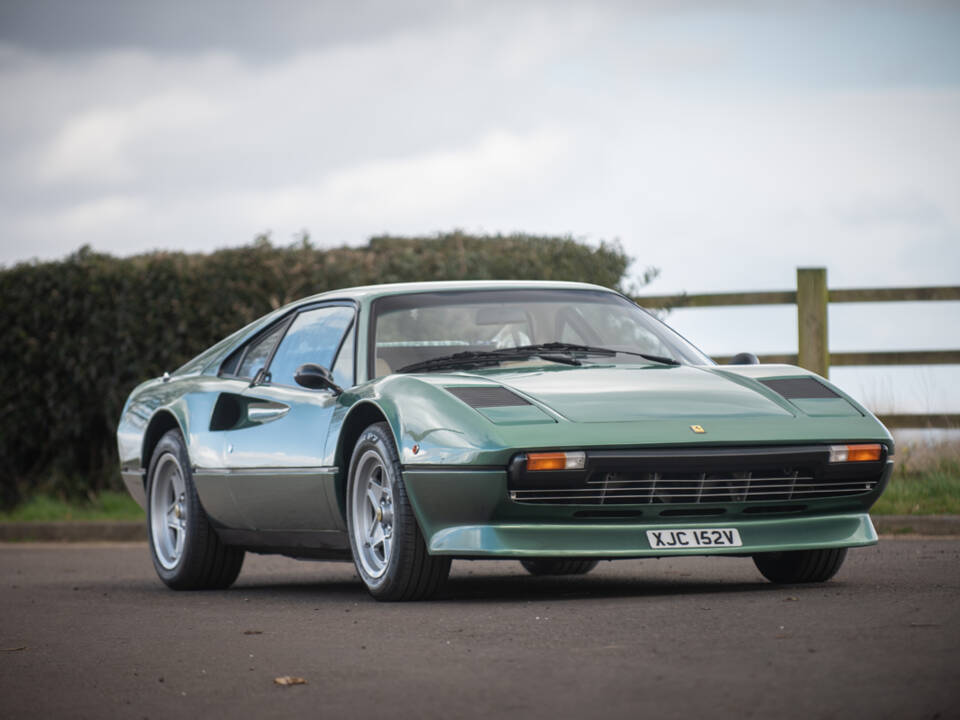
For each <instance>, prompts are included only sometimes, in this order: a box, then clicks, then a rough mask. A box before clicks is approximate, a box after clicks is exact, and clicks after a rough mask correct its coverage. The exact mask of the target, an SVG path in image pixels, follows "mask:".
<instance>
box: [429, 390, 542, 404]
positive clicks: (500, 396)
mask: <svg viewBox="0 0 960 720" xmlns="http://www.w3.org/2000/svg"><path fill="white" fill-rule="evenodd" d="M444 390H446V391H447V392H448V393H451V394H452V395H456V396H457V397H458V398H460V399H461V400H463V401H464V402H465V403H466V404H467V405H469V406H470V407H472V408H495V407H517V406H520V405H529V404H530V403H529V402H527V401H526V400H524V399H523V398H522V397H520V396H519V395H517V394H516V393H515V392H511V391H510V390H507V389H506V388H505V387H500V386H499V385H485V386H483V387H444Z"/></svg>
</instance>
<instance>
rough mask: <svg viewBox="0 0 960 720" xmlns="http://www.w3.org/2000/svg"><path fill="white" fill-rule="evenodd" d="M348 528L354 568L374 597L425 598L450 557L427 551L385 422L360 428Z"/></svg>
mask: <svg viewBox="0 0 960 720" xmlns="http://www.w3.org/2000/svg"><path fill="white" fill-rule="evenodd" d="M347 530H348V534H349V536H350V549H351V550H352V551H353V560H354V564H355V565H356V567H357V574H359V575H360V578H361V579H362V580H363V582H364V584H365V585H366V586H367V589H368V590H369V591H370V594H371V595H373V596H374V597H375V598H377V599H378V600H422V599H424V598H428V597H430V596H431V595H433V594H434V593H435V592H436V591H437V589H438V588H439V587H440V585H441V584H442V583H443V582H444V581H445V580H446V578H447V575H448V574H449V573H450V558H446V557H438V556H434V555H430V554H429V553H428V552H427V546H426V543H425V542H424V539H423V535H422V534H421V532H420V528H419V526H418V525H417V520H416V518H415V517H414V514H413V508H412V507H411V506H410V500H409V498H408V497H407V491H406V488H405V486H404V484H403V476H402V474H401V472H400V461H399V459H398V458H397V449H396V446H395V445H394V440H393V435H392V433H391V432H390V428H389V427H388V426H387V424H386V423H376V424H374V425H371V426H370V427H368V428H367V429H366V430H364V431H363V433H362V434H361V435H360V439H359V440H358V441H357V444H356V446H355V447H354V449H353V454H352V456H351V459H350V474H349V477H348V480H347Z"/></svg>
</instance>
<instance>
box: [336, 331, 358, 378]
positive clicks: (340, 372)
mask: <svg viewBox="0 0 960 720" xmlns="http://www.w3.org/2000/svg"><path fill="white" fill-rule="evenodd" d="M354 335H356V332H354V329H353V326H351V327H350V329H349V330H348V331H347V337H346V338H344V340H343V345H341V346H340V354H339V355H337V361H336V362H335V363H334V364H333V381H334V382H335V383H336V384H337V385H339V386H340V387H342V388H348V387H353V382H354V381H353V343H354V339H353V338H354Z"/></svg>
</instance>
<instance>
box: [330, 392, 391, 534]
mask: <svg viewBox="0 0 960 720" xmlns="http://www.w3.org/2000/svg"><path fill="white" fill-rule="evenodd" d="M380 422H383V423H386V424H387V427H389V428H390V435H391V436H392V437H393V443H394V446H395V447H396V449H397V452H398V453H399V445H398V444H397V428H395V427H394V423H392V422H391V421H390V419H389V417H388V413H386V412H384V410H383V409H382V408H381V407H380V406H379V405H377V404H376V403H374V402H371V401H369V400H367V401H364V402H359V403H357V404H356V405H354V406H353V407H352V408H350V412H349V414H348V415H347V417H346V418H344V420H343V425H342V426H341V429H340V437H339V439H338V440H337V450H336V455H335V458H336V464H337V467H338V468H339V469H340V471H339V472H338V473H337V480H336V490H337V506H338V508H339V510H340V516H341V518H342V519H343V521H344V523H346V520H347V478H348V477H349V475H350V458H351V456H352V455H353V449H354V448H355V447H356V445H357V442H358V441H359V440H360V435H361V434H362V433H363V431H364V430H366V429H367V428H368V427H370V426H371V425H373V424H375V423H380Z"/></svg>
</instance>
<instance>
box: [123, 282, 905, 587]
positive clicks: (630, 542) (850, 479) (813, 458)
mask: <svg viewBox="0 0 960 720" xmlns="http://www.w3.org/2000/svg"><path fill="white" fill-rule="evenodd" d="M744 359H746V360H748V361H749V360H751V359H752V360H753V361H754V363H753V364H742V365H726V366H720V365H716V364H715V363H714V362H713V361H711V360H710V359H709V358H708V357H707V356H706V355H704V354H703V353H701V352H700V351H699V350H697V349H696V348H695V347H693V346H692V345H691V344H690V343H689V342H687V341H686V340H684V339H683V338H682V337H680V336H679V335H677V333H675V332H674V331H672V330H671V329H670V328H669V327H667V326H666V325H664V324H663V323H661V322H660V321H659V320H657V319H656V318H655V317H653V316H652V315H651V314H649V313H648V312H646V311H645V310H643V309H642V308H640V307H638V306H637V305H635V304H634V303H633V302H631V301H630V300H629V299H627V298H626V297H624V296H622V295H620V294H619V293H616V292H613V291H611V290H607V289H605V288H601V287H597V286H593V285H585V284H580V283H563V282H456V283H422V284H404V285H379V286H371V287H362V288H351V289H345V290H337V291H334V292H328V293H324V294H322V295H316V296H313V297H309V298H305V299H303V300H300V301H298V302H295V303H292V304H291V305H288V306H286V307H283V308H280V309H279V310H276V311H275V312H272V313H270V314H269V315H267V316H265V317H263V318H261V319H260V320H257V321H256V322H254V323H252V324H251V325H249V326H247V327H245V328H243V329H242V330H239V331H238V332H236V333H234V334H233V335H231V336H230V337H228V338H227V339H225V340H223V341H221V342H219V343H217V344H216V345H214V346H213V347H212V348H210V349H209V350H207V351H206V352H204V353H202V354H201V355H199V356H197V357H196V358H194V359H193V360H191V361H190V362H188V363H187V364H186V365H184V366H183V367H181V368H180V369H179V370H176V371H175V372H173V373H170V374H165V375H164V376H163V377H162V378H156V379H154V380H150V381H148V382H146V383H143V384H142V385H140V386H139V387H137V388H136V389H135V390H134V391H133V392H132V393H131V395H130V398H129V399H128V400H127V403H126V406H125V407H124V409H123V415H122V417H121V419H120V424H119V429H118V432H117V440H118V444H119V448H120V460H121V466H122V472H123V477H124V481H125V482H126V485H127V487H128V488H129V490H130V492H131V494H132V495H133V496H134V497H135V498H136V499H137V500H138V501H139V502H140V503H141V504H142V505H143V506H144V507H145V508H146V510H147V523H148V530H149V537H150V549H151V553H152V556H153V563H154V566H155V567H156V570H157V573H158V574H159V575H160V577H161V579H162V580H163V582H165V583H166V584H167V585H169V586H170V587H171V588H175V589H181V590H188V589H200V588H224V587H227V586H229V585H230V584H231V583H232V582H233V581H234V580H235V579H236V577H237V574H238V573H239V572H240V566H241V564H242V562H243V556H244V552H245V551H252V552H258V553H281V554H284V555H290V556H293V557H298V558H315V559H316V558H318V559H351V558H352V560H353V562H354V563H355V564H356V567H357V572H358V573H359V575H360V577H361V578H362V580H363V582H364V583H365V584H366V586H367V588H368V589H369V591H370V593H371V594H372V595H373V596H374V597H376V598H378V599H381V600H413V599H420V598H426V597H429V596H431V595H433V594H434V593H435V592H436V591H437V589H438V588H439V587H440V586H441V585H442V583H443V582H444V580H445V579H446V577H447V575H448V573H449V570H450V561H451V559H452V558H502V559H508V558H511V559H515V560H519V561H520V562H521V563H522V564H523V566H524V567H525V568H526V569H527V570H528V571H529V572H531V573H532V574H534V575H545V574H567V575H569V574H581V573H586V572H589V571H590V570H591V569H592V568H593V567H594V566H595V565H596V564H597V561H599V560H613V559H616V558H638V557H665V556H670V555H693V554H695V555H738V556H750V557H752V558H753V560H754V562H755V563H756V566H757V568H759V570H760V572H761V573H763V575H764V576H766V577H767V578H768V579H770V580H772V581H773V582H778V583H803V582H823V581H825V580H827V579H829V578H830V577H832V576H833V575H834V574H835V573H836V572H837V570H838V569H839V568H840V565H841V563H842V562H843V560H844V557H845V555H846V552H847V548H850V547H858V546H863V545H871V544H873V543H876V542H877V535H876V532H875V531H874V528H873V525H872V524H871V522H870V517H869V515H868V514H867V510H868V509H869V508H870V506H871V505H872V504H873V503H874V502H875V501H876V499H877V498H878V497H879V495H880V493H881V492H882V491H883V489H884V487H885V485H886V483H887V481H888V479H889V477H890V472H891V469H892V466H893V462H892V458H893V441H892V439H891V437H890V434H889V433H888V432H887V431H886V429H885V428H884V427H883V425H881V424H880V423H879V422H878V421H877V419H876V418H875V417H874V416H873V415H871V414H870V412H869V411H867V410H866V409H865V408H864V407H862V406H861V405H860V404H859V403H857V402H856V401H855V400H853V399H852V398H850V397H849V396H848V395H846V394H844V393H843V391H841V390H840V389H838V388H837V387H835V386H834V385H831V384H830V383H829V382H828V381H826V380H824V379H823V378H821V377H819V376H817V375H814V374H812V373H810V372H807V371H806V370H802V369H800V368H797V367H792V366H788V365H759V364H756V362H755V358H752V357H745V358H744Z"/></svg>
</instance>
